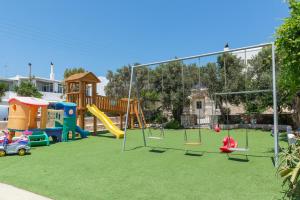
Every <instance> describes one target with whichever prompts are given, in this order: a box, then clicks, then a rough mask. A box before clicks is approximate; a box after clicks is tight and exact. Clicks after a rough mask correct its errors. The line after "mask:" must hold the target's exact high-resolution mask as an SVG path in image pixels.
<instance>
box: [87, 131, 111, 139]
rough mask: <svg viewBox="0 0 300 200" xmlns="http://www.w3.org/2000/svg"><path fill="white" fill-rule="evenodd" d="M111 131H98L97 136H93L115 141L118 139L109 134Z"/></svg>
mask: <svg viewBox="0 0 300 200" xmlns="http://www.w3.org/2000/svg"><path fill="white" fill-rule="evenodd" d="M108 133H109V131H98V132H97V133H96V134H93V135H91V136H94V137H106V138H113V139H116V137H115V136H113V135H110V134H108Z"/></svg>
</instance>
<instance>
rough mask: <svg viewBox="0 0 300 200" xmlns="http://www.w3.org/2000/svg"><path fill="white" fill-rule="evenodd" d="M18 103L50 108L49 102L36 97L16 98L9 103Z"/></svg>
mask: <svg viewBox="0 0 300 200" xmlns="http://www.w3.org/2000/svg"><path fill="white" fill-rule="evenodd" d="M14 100H15V101H18V102H20V103H23V104H26V105H31V106H48V105H49V103H48V101H45V100H43V99H38V98H34V97H14V98H11V99H9V101H8V103H10V102H11V101H14Z"/></svg>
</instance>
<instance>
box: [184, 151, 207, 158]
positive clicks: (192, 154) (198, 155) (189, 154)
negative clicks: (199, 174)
mask: <svg viewBox="0 0 300 200" xmlns="http://www.w3.org/2000/svg"><path fill="white" fill-rule="evenodd" d="M184 155H186V156H195V157H200V156H203V152H202V153H195V152H191V151H186V152H185V154H184Z"/></svg>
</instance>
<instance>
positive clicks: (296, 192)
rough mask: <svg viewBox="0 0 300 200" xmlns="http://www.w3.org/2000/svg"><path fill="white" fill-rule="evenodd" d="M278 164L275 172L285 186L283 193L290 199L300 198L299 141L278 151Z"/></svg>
mask: <svg viewBox="0 0 300 200" xmlns="http://www.w3.org/2000/svg"><path fill="white" fill-rule="evenodd" d="M280 160H281V162H280V165H279V166H278V168H277V173H278V174H279V175H280V176H281V177H282V178H283V186H287V189H286V191H285V195H286V196H287V197H289V198H290V199H296V198H300V178H299V175H300V162H299V161H300V146H299V141H298V142H297V143H296V144H293V145H290V146H289V147H288V148H287V149H285V150H283V151H282V152H281V153H280Z"/></svg>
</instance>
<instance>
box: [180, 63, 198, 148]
mask: <svg viewBox="0 0 300 200" xmlns="http://www.w3.org/2000/svg"><path fill="white" fill-rule="evenodd" d="M198 61H199V74H198V75H199V81H198V84H199V92H200V91H201V88H200V84H201V76H200V73H201V71H200V70H201V66H200V58H198ZM181 81H182V95H183V97H182V107H183V109H184V107H185V98H184V96H185V84H184V68H183V66H182V69H181ZM200 114H201V111H200V109H199V124H198V126H199V127H198V139H197V140H193V141H192V140H189V139H188V133H187V125H184V144H185V145H189V146H199V145H201V144H202V133H201V126H200V119H201V116H200ZM197 120H198V118H197ZM197 123H198V122H197ZM189 124H190V123H188V125H189ZM187 152H188V149H186V153H187Z"/></svg>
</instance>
